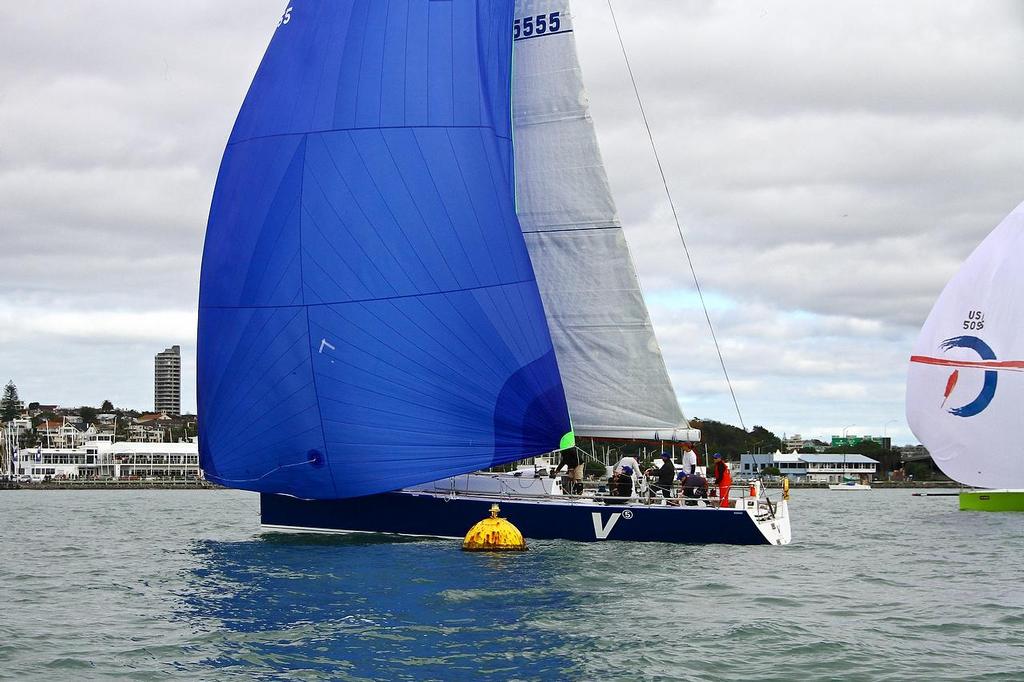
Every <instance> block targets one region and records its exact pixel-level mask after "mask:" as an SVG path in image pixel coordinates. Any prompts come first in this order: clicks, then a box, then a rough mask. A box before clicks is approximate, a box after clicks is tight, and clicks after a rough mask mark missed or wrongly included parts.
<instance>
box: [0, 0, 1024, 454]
mask: <svg viewBox="0 0 1024 682" xmlns="http://www.w3.org/2000/svg"><path fill="white" fill-rule="evenodd" d="M283 7H284V3H283V2H281V1H280V0H225V1H224V2H216V3H207V2H200V1H198V0H183V1H179V2H175V3H158V2H154V1H152V0H149V1H142V2H115V1H114V0H105V1H104V2H94V3H68V2H57V1H56V0H47V1H43V2H36V3H32V4H30V5H29V4H16V3H8V4H5V5H2V6H0V26H2V27H3V28H2V29H0V30H2V32H3V35H2V39H0V205H2V206H4V210H3V212H2V213H0V238H2V241H0V243H2V245H3V248H0V287H2V289H0V290H2V291H3V292H4V293H3V294H2V295H0V320H2V321H3V323H4V327H5V330H4V332H2V333H0V374H4V373H6V374H9V375H12V376H14V378H15V379H16V380H18V382H19V385H20V386H22V387H23V391H22V393H23V395H24V396H26V397H28V398H29V399H41V400H44V401H50V400H54V401H61V402H68V403H71V404H73V403H76V402H81V403H85V402H94V403H95V402H99V401H100V400H102V399H104V398H110V399H112V400H114V401H115V402H116V403H118V404H130V405H134V406H138V407H145V406H147V405H148V404H149V402H150V401H151V399H152V396H151V388H152V387H151V385H150V382H151V371H152V365H151V363H152V355H153V353H155V352H157V351H159V350H161V349H162V348H163V347H164V346H166V345H169V344H172V343H180V344H181V345H182V346H183V352H184V354H185V356H184V361H185V365H186V377H189V373H191V372H193V371H194V325H192V323H191V322H183V321H182V320H183V319H191V317H190V314H191V313H190V311H194V309H195V302H196V296H197V291H198V289H197V276H198V267H199V260H200V255H201V249H202V240H203V231H204V227H205V222H206V215H207V211H208V208H209V200H210V196H211V193H212V190H213V183H214V178H215V176H216V172H217V166H218V163H219V159H220V155H221V152H222V150H223V146H224V143H225V141H226V138H227V135H228V132H229V130H230V127H231V124H232V121H233V119H234V116H235V114H236V112H237V110H238V107H239V105H240V103H241V101H242V98H243V96H244V93H245V91H246V88H247V87H248V83H249V79H250V78H251V76H252V73H253V72H254V70H255V68H256V66H257V64H258V63H259V59H260V57H261V55H262V53H263V50H264V49H265V46H266V43H267V40H268V39H269V37H270V35H271V34H272V32H273V30H274V25H275V23H276V20H277V16H278V15H279V13H280V12H281V10H282V9H283ZM615 7H616V10H617V12H618V17H619V21H620V24H621V26H622V30H623V35H624V38H625V40H626V42H627V47H628V48H629V50H630V57H631V59H632V63H633V67H634V70H635V71H636V74H637V78H638V81H639V84H640V87H641V89H642V91H643V94H644V97H645V101H646V103H647V105H648V113H649V115H650V117H651V122H652V125H653V127H654V130H655V133H656V135H657V138H658V142H659V146H660V149H661V151H662V154H663V160H664V162H665V167H666V171H667V173H668V177H669V182H670V185H671V188H672V191H673V193H674V195H675V196H676V198H677V201H678V205H679V208H680V211H681V215H682V217H683V220H684V226H685V228H686V234H687V238H688V240H689V242H690V245H691V247H692V250H693V254H694V256H695V258H696V266H697V268H698V272H699V274H700V276H701V280H702V283H703V285H704V287H705V290H706V291H707V293H708V294H709V298H711V299H712V302H713V305H712V310H711V314H712V317H713V319H714V320H715V321H716V323H717V324H718V328H719V334H720V338H721V339H722V341H723V347H724V350H725V353H726V360H727V361H728V362H729V366H730V369H731V371H732V372H733V376H734V378H735V379H736V387H737V392H738V395H739V397H740V399H741V406H742V407H743V409H744V412H745V415H746V417H747V423H748V426H749V425H751V424H753V423H761V424H765V425H767V426H769V427H771V428H775V429H777V430H779V431H783V430H785V431H789V432H792V431H801V432H803V433H805V435H827V434H828V433H829V432H839V431H840V430H841V429H842V427H843V426H845V425H847V424H849V423H850V422H851V421H854V422H861V423H863V424H875V425H876V426H875V427H871V428H868V427H865V429H866V430H870V431H873V432H878V431H880V430H881V425H882V424H885V423H886V422H887V421H888V420H890V419H892V418H894V417H900V418H901V417H902V405H901V403H902V398H903V396H902V391H903V380H904V372H905V362H906V357H905V356H906V353H907V351H908V349H909V347H910V344H911V342H912V341H913V338H914V336H915V334H916V325H918V324H919V323H920V322H921V321H922V320H923V318H924V316H925V315H926V314H927V311H928V309H929V308H930V306H931V304H932V302H933V301H934V299H935V296H936V295H937V294H938V292H939V290H940V289H941V287H942V286H943V284H944V283H945V281H946V280H947V279H948V277H949V276H950V275H951V274H952V273H953V272H954V271H955V269H956V268H957V267H958V265H959V263H960V262H961V261H962V259H963V258H964V257H965V256H966V255H967V254H968V253H969V252H970V251H971V249H973V248H974V246H975V245H976V244H977V243H978V242H979V241H980V240H981V239H982V238H983V237H984V235H985V234H986V233H987V232H988V231H989V230H991V229H992V228H993V227H994V226H995V225H996V223H997V222H998V221H999V220H1000V219H1001V218H1002V217H1003V216H1004V215H1005V214H1006V213H1007V212H1008V211H1009V210H1010V209H1011V208H1013V206H1015V205H1016V204H1017V203H1018V202H1019V201H1021V200H1022V199H1024V192H1022V190H1021V188H1022V187H1024V144H1022V143H1021V140H1022V139H1024V113H1022V112H1024V79H1021V78H1020V73H1019V72H1020V64H1021V63H1024V59H1022V57H1024V40H1022V38H1024V14H1022V11H1024V10H1022V9H1021V5H1020V3H1015V2H952V1H943V2H932V1H927V0H916V1H913V2H904V3H886V2H881V1H874V2H856V3H854V2H830V3H817V2H792V3H790V2H787V3H778V2H774V3H772V2H763V3H749V2H742V1H739V0H735V1H732V2H704V1H685V2H671V3H668V2H664V1H663V0H629V1H628V2H625V1H624V0H615ZM574 13H575V17H576V20H575V25H576V36H577V39H578V41H579V45H580V52H581V60H582V66H583V70H584V76H585V79H586V82H587V84H588V88H589V90H590V97H591V102H592V109H593V116H594V120H595V123H596V125H597V129H598V134H599V137H600V140H601V142H602V148H603V154H604V157H605V161H606V164H607V166H608V170H609V174H610V176H611V181H612V186H613V189H614V190H615V192H616V198H617V201H618V204H619V209H620V213H621V215H622V218H623V220H624V222H625V224H626V226H627V233H628V237H629V239H630V242H631V246H632V249H633V253H634V256H635V258H636V260H637V263H638V269H639V273H640V277H641V280H642V283H643V284H644V286H645V288H646V289H647V290H648V291H650V292H654V293H657V294H659V295H660V294H666V295H668V297H669V298H671V294H673V293H675V292H683V294H686V293H687V292H690V293H691V294H692V283H691V282H690V278H689V274H688V272H687V270H686V267H685V262H684V260H683V256H682V252H681V249H680V246H679V243H678V239H677V237H676V236H675V228H674V226H673V225H672V223H671V216H670V214H669V212H668V209H667V207H666V205H665V202H664V198H663V195H662V192H661V189H660V180H659V178H658V176H657V172H656V168H655V166H654V163H653V160H652V158H651V156H650V153H649V151H648V150H647V146H646V145H647V142H646V139H645V136H644V131H643V128H642V125H641V123H640V119H639V115H638V113H637V110H636V106H635V103H634V101H633V95H632V91H631V87H630V84H629V80H628V77H627V76H626V73H625V69H624V66H623V63H622V59H621V55H620V54H619V52H618V45H617V43H616V39H615V36H614V33H613V31H612V28H611V24H610V20H609V17H608V14H607V7H606V6H605V4H604V3H603V2H588V1H586V0H577V1H576V2H575V4H574ZM655 298H659V297H655ZM659 300H660V299H659ZM76 313H84V314H85V315H86V317H87V318H88V317H89V316H91V317H92V319H93V321H94V327H95V328H93V329H90V328H89V324H88V323H84V324H79V323H77V322H76V323H75V325H74V328H72V322H71V321H72V320H76V319H78V318H75V317H73V316H72V315H73V314H76ZM652 314H653V316H654V321H655V324H656V327H657V329H658V333H659V338H660V339H661V342H662V345H663V347H664V348H665V352H666V359H667V363H668V366H669V367H670V369H671V371H672V374H673V378H674V380H675V382H676V386H677V389H678V392H679V394H680V397H681V400H682V404H683V407H684V409H685V410H686V413H687V414H688V415H691V416H702V417H714V418H720V419H724V420H727V421H735V419H734V417H733V416H732V407H731V404H730V400H729V398H728V392H727V391H725V389H724V386H723V381H722V378H721V372H720V369H719V368H718V364H717V363H718V360H717V356H716V355H715V353H714V349H713V347H712V346H711V343H710V339H709V337H708V333H707V331H706V328H705V327H706V325H705V323H704V321H703V314H702V313H701V312H700V311H699V310H698V309H696V308H694V307H693V300H692V295H688V296H687V297H686V298H685V303H679V304H676V305H664V304H662V303H658V304H657V305H654V304H652ZM111 315H126V316H128V317H125V318H116V317H113V318H112V317H111ZM132 315H138V316H143V315H157V316H161V315H162V316H165V317H166V319H167V320H169V321H171V324H169V325H167V326H162V325H160V324H147V323H146V322H145V320H146V319H149V318H145V317H135V318H132V317H131V316H132ZM118 319H121V320H124V319H127V320H131V319H134V320H136V322H135V324H139V325H142V326H146V327H147V328H148V330H149V332H152V333H149V332H147V333H141V332H132V331H131V329H123V331H124V333H123V334H118V333H117V332H116V330H118V329H122V328H121V327H119V326H118V325H119V324H120V322H118V321H117V320H118ZM53 320H58V321H60V320H63V321H64V323H65V324H66V325H68V326H66V327H61V326H59V325H58V328H57V329H56V330H53V329H52V328H49V327H46V323H48V321H49V322H52V321H53ZM128 324H129V325H130V324H132V323H131V322H129V323H128ZM47 330H49V331H47ZM164 336H166V337H167V338H163V337H164ZM185 383H186V395H185V402H186V405H187V406H188V405H190V406H192V407H194V395H190V391H191V381H190V379H189V378H186V382H185ZM865 396H866V397H865ZM190 401H191V403H190ZM890 433H896V434H899V437H901V438H903V439H906V440H910V439H911V438H912V436H911V434H909V432H908V431H906V427H905V425H902V423H900V424H896V425H891V426H890Z"/></svg>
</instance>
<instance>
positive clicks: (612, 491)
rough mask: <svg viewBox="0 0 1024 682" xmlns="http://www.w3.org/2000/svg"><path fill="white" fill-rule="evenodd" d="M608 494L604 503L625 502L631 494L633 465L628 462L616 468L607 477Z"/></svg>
mask: <svg viewBox="0 0 1024 682" xmlns="http://www.w3.org/2000/svg"><path fill="white" fill-rule="evenodd" d="M608 495H609V497H611V498H615V499H607V500H605V503H606V504H625V503H626V502H628V501H629V498H631V497H632V496H633V467H631V466H629V465H628V464H627V465H626V466H624V467H622V468H621V469H619V470H616V471H615V473H614V474H612V477H611V478H609V479H608Z"/></svg>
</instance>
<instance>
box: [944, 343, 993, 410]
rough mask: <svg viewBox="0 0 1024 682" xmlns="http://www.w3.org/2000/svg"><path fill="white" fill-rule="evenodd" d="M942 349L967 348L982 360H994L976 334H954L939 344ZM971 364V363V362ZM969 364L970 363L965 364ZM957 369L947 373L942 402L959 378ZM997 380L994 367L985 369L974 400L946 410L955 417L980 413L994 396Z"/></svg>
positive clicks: (986, 345)
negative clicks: (979, 388) (979, 389)
mask: <svg viewBox="0 0 1024 682" xmlns="http://www.w3.org/2000/svg"><path fill="white" fill-rule="evenodd" d="M940 347H941V348H942V350H944V351H946V350H950V349H952V348H969V349H970V350H973V351H974V352H975V353H977V354H978V357H980V358H981V359H982V360H995V359H996V354H995V352H993V350H992V349H991V348H990V347H989V345H988V344H987V343H985V342H984V341H982V340H981V339H979V338H978V337H977V336H954V337H953V338H951V339H946V340H945V341H943V342H942V344H940ZM972 364H973V363H972ZM967 366H971V365H967ZM959 372H960V370H959V369H954V370H953V373H952V374H950V375H949V379H948V380H947V381H946V390H945V395H943V399H942V403H943V405H945V403H946V399H948V398H949V394H950V393H952V392H953V387H954V386H956V383H957V379H958V378H959ZM998 381H999V374H998V373H997V372H996V371H995V370H994V369H986V370H985V379H984V382H983V383H982V386H981V391H979V392H978V395H977V396H975V398H974V400H972V401H970V402H969V403H966V404H964V405H961V406H960V407H951V408H949V410H948V412H949V413H950V414H952V415H954V416H956V417H973V416H974V415H976V414H980V413H981V412H983V411H984V410H985V408H986V407H988V405H989V403H991V402H992V399H993V398H994V397H995V396H996V385H997V384H998Z"/></svg>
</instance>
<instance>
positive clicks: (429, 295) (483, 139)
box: [197, 0, 570, 498]
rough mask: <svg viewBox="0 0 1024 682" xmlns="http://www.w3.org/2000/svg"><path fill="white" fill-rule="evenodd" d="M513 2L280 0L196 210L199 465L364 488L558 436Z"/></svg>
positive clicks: (231, 476) (225, 473) (316, 485)
mask: <svg viewBox="0 0 1024 682" xmlns="http://www.w3.org/2000/svg"><path fill="white" fill-rule="evenodd" d="M512 14H513V12H512V2H511V0H498V1H496V0H453V1H438V0H390V1H383V0H305V1H300V0H295V1H294V2H292V3H290V6H289V10H288V11H287V12H286V13H285V15H284V16H283V17H282V23H281V24H280V26H279V27H278V29H277V32H276V33H275V35H274V37H273V39H272V41H271V43H270V47H269V48H268V50H267V53H266V55H265V56H264V59H263V63H262V64H261V66H260V68H259V71H258V72H257V74H256V77H255V78H254V80H253V83H252V86H251V87H250V90H249V93H248V95H247V97H246V99H245V102H244V104H243V106H242V110H241V112H240V113H239V115H238V119H237V121H236V122H235V127H234V130H233V131H232V134H231V137H230V140H229V142H228V146H227V150H226V151H225V153H224V158H223V161H222V163H221V169H220V175H219V177H218V180H217V188H216V191H215V192H214V197H213V203H212V206H211V209H210V220H209V225H208V227H207V234H206V246H205V250H204V253H203V266H202V279H201V286H200V297H199V298H200V300H199V341H198V344H199V346H198V387H197V388H198V398H199V430H200V433H199V436H200V438H199V446H200V459H201V464H202V466H203V469H204V471H205V472H206V475H207V476H208V478H210V479H211V480H213V481H216V482H218V483H222V484H225V485H228V486H231V487H237V488H246V489H250V490H258V491H261V492H280V493H287V494H292V495H296V496H299V497H304V498H337V497H350V496H357V495H366V494H371V493H376V492H382V491H386V490H394V489H397V488H400V487H402V486H405V485H411V484H414V483H421V482H425V481H430V480H436V479H439V478H443V477H445V476H448V475H452V474H457V473H463V472H467V471H474V470H476V469H480V468H484V467H488V466H491V465H494V464H498V463H502V462H508V461H512V460H516V459H521V458H523V457H529V456H532V455H535V454H540V453H543V452H547V451H551V450H554V449H557V448H558V447H559V446H560V443H561V442H562V438H563V436H565V434H567V432H569V431H570V425H569V417H568V412H567V408H566V403H565V395H564V392H563V389H562V383H561V379H560V378H559V374H558V367H557V363H556V361H555V356H554V351H553V349H552V343H551V338H550V335H549V332H548V328H547V325H546V322H545V317H544V310H543V307H542V304H541V300H540V295H539V293H538V290H537V284H536V281H535V278H534V273H533V268H532V265H531V263H530V260H529V256H528V254H527V250H526V247H525V244H524V241H523V236H522V233H521V231H520V227H519V223H518V221H517V219H516V214H515V208H514V199H513V178H512V146H511V134H510V132H511V131H510V103H509V97H510V95H509V93H510V77H511V54H512V48H511V34H512ZM563 444H564V443H563Z"/></svg>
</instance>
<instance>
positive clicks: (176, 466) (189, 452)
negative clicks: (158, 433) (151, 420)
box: [13, 433, 203, 481]
mask: <svg viewBox="0 0 1024 682" xmlns="http://www.w3.org/2000/svg"><path fill="white" fill-rule="evenodd" d="M18 455H19V456H18V459H17V461H15V462H14V472H13V473H15V474H16V475H29V476H31V477H32V479H33V480H34V481H42V480H44V479H45V478H46V477H47V476H49V477H50V478H52V479H57V480H66V479H72V480H76V479H88V480H93V479H95V480H129V481H131V480H164V481H166V480H195V479H200V478H202V477H203V472H202V470H201V469H200V468H199V445H198V444H197V443H195V442H184V443H114V442H113V434H109V433H92V434H90V437H89V438H88V439H87V440H85V441H84V443H83V444H82V445H80V446H79V447H76V448H44V447H37V448H23V449H22V450H20V451H19V453H18Z"/></svg>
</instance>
